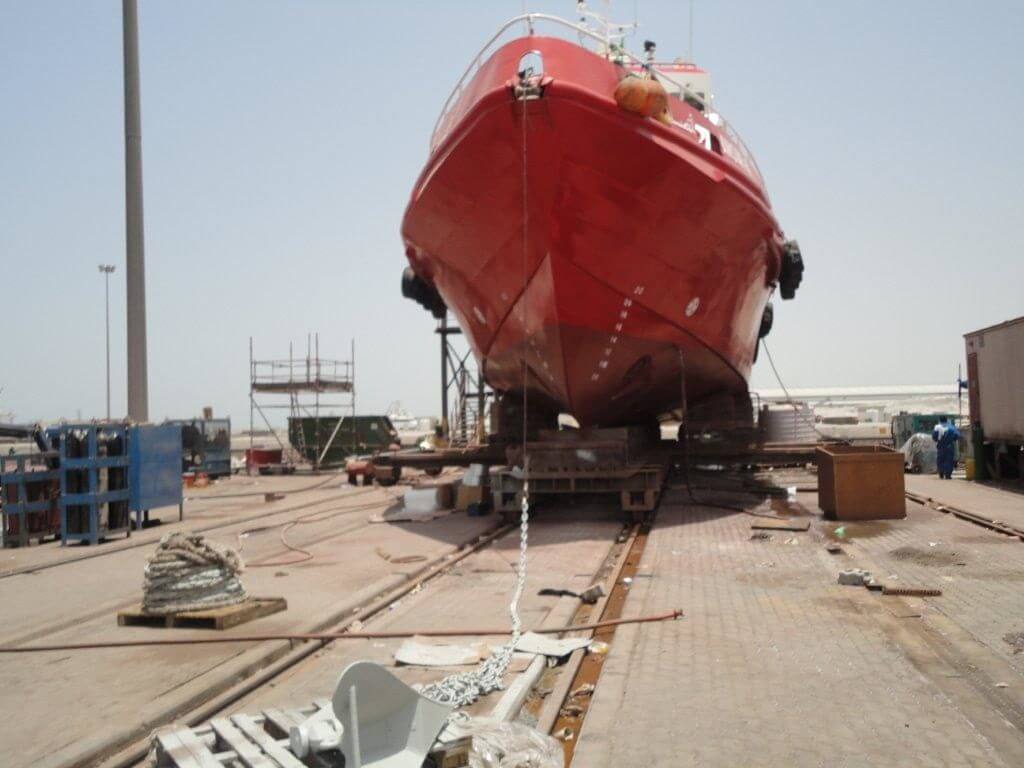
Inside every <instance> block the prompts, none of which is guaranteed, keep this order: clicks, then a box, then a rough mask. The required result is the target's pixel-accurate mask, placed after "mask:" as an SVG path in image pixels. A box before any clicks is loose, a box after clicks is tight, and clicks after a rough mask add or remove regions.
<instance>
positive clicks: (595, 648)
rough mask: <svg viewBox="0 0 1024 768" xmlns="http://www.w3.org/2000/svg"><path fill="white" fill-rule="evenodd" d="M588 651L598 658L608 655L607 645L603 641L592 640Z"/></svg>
mask: <svg viewBox="0 0 1024 768" xmlns="http://www.w3.org/2000/svg"><path fill="white" fill-rule="evenodd" d="M589 650H590V652H591V653H595V654H597V655H598V656H604V655H606V654H607V653H608V643H606V642H604V641H603V640H594V641H592V642H591V643H590V648H589Z"/></svg>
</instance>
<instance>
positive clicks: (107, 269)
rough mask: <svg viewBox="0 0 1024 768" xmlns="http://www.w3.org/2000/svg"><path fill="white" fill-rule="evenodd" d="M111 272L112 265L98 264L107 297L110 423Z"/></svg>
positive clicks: (108, 413) (108, 404)
mask: <svg viewBox="0 0 1024 768" xmlns="http://www.w3.org/2000/svg"><path fill="white" fill-rule="evenodd" d="M113 271H114V265H113V264H100V272H102V273H103V281H104V283H105V284H106V286H105V287H106V295H107V299H106V308H107V421H110V274H111V273H112V272H113Z"/></svg>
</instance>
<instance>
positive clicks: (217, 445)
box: [167, 419, 231, 477]
mask: <svg viewBox="0 0 1024 768" xmlns="http://www.w3.org/2000/svg"><path fill="white" fill-rule="evenodd" d="M167 423H168V424H177V425H178V426H180V427H181V470H182V472H205V473H206V474H207V475H209V476H210V477H220V476H221V475H230V474H231V419H178V420H175V421H169V422H167Z"/></svg>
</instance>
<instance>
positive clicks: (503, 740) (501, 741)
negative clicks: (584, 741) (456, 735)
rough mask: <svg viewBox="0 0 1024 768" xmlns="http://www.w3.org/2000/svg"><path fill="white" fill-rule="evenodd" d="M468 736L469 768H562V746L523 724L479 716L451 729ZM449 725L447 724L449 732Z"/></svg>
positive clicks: (465, 720) (466, 719)
mask: <svg viewBox="0 0 1024 768" xmlns="http://www.w3.org/2000/svg"><path fill="white" fill-rule="evenodd" d="M454 727H455V728H457V730H458V731H459V732H460V733H463V734H468V735H469V736H471V737H472V739H473V743H472V747H471V749H470V751H469V766H470V768H564V766H565V758H564V753H563V751H562V745H561V744H559V743H558V741H556V740H555V739H553V738H552V737H551V736H548V735H547V734H546V733H541V732H540V731H538V730H537V729H536V728H531V727H530V726H528V725H524V724H523V723H506V722H501V721H497V720H491V719H489V718H483V717H479V718H478V717H468V718H465V719H460V720H459V722H458V723H457V725H455V726H454ZM452 728H453V725H452V724H449V729H452Z"/></svg>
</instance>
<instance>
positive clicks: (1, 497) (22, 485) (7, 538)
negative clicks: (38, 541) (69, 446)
mask: <svg viewBox="0 0 1024 768" xmlns="http://www.w3.org/2000/svg"><path fill="white" fill-rule="evenodd" d="M56 457H57V453H56V452H55V451H53V452H50V453H16V454H12V455H8V456H0V507H2V510H3V543H4V546H11V545H16V546H21V547H24V546H27V545H28V542H29V539H30V538H32V537H40V538H41V537H43V536H49V535H53V534H56V533H57V530H56V527H57V526H56V525H54V524H53V522H56V521H52V522H51V521H50V520H44V521H43V525H42V526H34V527H33V526H32V525H31V524H30V519H29V516H30V515H32V516H36V515H38V516H43V517H48V516H50V513H51V511H52V510H53V508H54V504H55V501H54V499H53V498H49V497H47V498H37V499H35V500H32V501H30V500H29V497H30V496H38V495H39V494H38V493H32V492H31V491H30V488H31V487H32V486H36V488H37V489H38V488H40V487H41V488H42V489H43V490H44V491H45V490H46V486H47V485H50V484H52V483H54V482H55V481H58V480H59V479H60V472H59V470H56V469H49V468H48V466H47V463H48V461H49V460H52V459H55V458H56ZM14 521H17V522H16V523H15V524H12V523H14ZM30 529H31V530H30ZM12 531H13V532H14V533H13V535H12Z"/></svg>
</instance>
